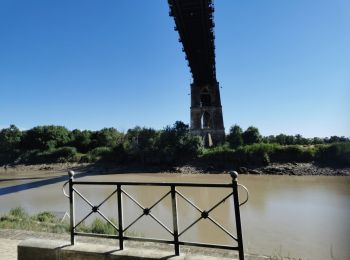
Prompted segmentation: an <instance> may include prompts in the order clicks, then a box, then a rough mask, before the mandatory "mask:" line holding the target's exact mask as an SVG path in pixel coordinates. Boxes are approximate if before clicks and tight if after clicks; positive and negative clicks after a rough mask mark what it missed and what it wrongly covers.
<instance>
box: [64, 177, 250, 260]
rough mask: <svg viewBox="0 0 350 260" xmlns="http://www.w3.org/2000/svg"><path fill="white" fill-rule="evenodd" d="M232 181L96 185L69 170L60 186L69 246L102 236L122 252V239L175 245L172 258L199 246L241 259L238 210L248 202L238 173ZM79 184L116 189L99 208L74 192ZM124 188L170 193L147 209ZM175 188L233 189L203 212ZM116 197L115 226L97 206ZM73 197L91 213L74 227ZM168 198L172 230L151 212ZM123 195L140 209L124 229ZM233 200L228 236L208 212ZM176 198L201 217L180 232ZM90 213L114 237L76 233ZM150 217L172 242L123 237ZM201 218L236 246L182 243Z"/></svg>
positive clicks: (240, 229)
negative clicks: (231, 228)
mask: <svg viewBox="0 0 350 260" xmlns="http://www.w3.org/2000/svg"><path fill="white" fill-rule="evenodd" d="M230 174H231V177H232V182H231V183H166V182H97V181H89V182H87V181H76V180H75V179H74V172H73V171H69V181H67V182H66V183H65V184H64V185H63V193H64V195H65V196H66V197H68V198H69V206H70V236H71V244H72V245H74V243H75V236H88V237H102V238H112V239H118V240H119V248H120V250H123V249H124V241H125V240H133V241H145V242H156V243H165V244H173V245H174V251H175V255H179V254H180V246H182V245H187V246H199V247H207V248H219V249H229V250H236V251H238V254H239V259H240V260H243V259H244V251H243V239H242V228H241V217H240V209H239V207H240V206H242V205H243V204H245V203H246V202H247V201H248V196H249V193H248V190H247V188H246V187H244V186H243V185H241V184H238V183H237V177H238V174H237V172H231V173H230ZM67 184H69V194H66V192H65V186H66V185H67ZM78 185H104V186H114V187H115V188H116V189H115V190H114V191H113V192H112V193H111V194H110V195H109V196H108V197H107V198H106V199H104V200H103V201H102V202H101V203H99V204H98V205H94V204H92V203H91V202H90V201H89V200H88V199H87V198H85V197H84V196H83V194H81V193H80V192H79V191H78V190H77V189H76V186H78ZM124 186H163V187H169V188H170V190H169V191H168V192H167V193H165V194H164V195H163V196H162V197H161V198H160V199H158V200H157V201H156V202H155V203H154V204H153V205H152V206H150V207H144V206H142V205H141V203H139V202H138V201H137V200H136V199H135V198H133V197H132V196H131V195H130V194H129V193H128V192H126V190H125V189H123V187H124ZM239 186H240V187H242V188H243V189H244V190H245V191H246V192H247V197H246V199H245V201H244V202H242V203H239V199H238V187H239ZM177 187H203V188H230V189H232V192H230V194H228V195H227V196H225V197H224V198H223V199H222V200H220V201H218V202H217V203H216V204H215V205H214V206H212V207H211V208H210V209H208V210H202V209H201V208H200V207H198V206H197V205H196V204H195V203H193V202H192V201H190V200H189V199H188V198H186V196H185V195H183V194H182V193H181V192H180V191H179V190H178V189H176V188H177ZM115 194H116V196H117V203H118V223H117V224H114V223H113V222H112V221H111V220H110V219H108V217H106V216H105V215H104V214H103V213H102V212H101V211H100V207H101V206H102V205H103V204H104V203H105V202H106V201H107V200H108V199H109V198H111V197H112V196H113V195H115ZM75 195H78V196H79V197H80V198H81V199H82V200H83V201H85V202H86V203H87V204H88V205H89V206H90V207H91V211H90V212H89V213H88V214H87V215H86V216H85V217H83V218H82V219H81V220H80V221H79V222H78V223H77V224H76V221H75V199H74V197H75ZM169 195H170V196H171V205H172V223H173V227H172V229H170V228H168V227H167V226H166V225H165V224H164V223H162V222H161V221H160V220H159V219H158V218H157V217H156V216H154V215H153V214H152V209H153V208H154V207H155V206H156V205H158V204H159V203H160V202H161V201H162V200H163V199H165V198H166V197H167V196H169ZM123 196H126V197H127V198H129V199H130V200H131V201H133V202H134V203H135V204H136V205H137V206H138V207H139V208H140V209H141V210H142V214H141V215H140V216H138V217H137V218H136V219H135V220H133V221H132V222H131V223H130V224H129V225H128V226H126V227H124V221H123V218H124V216H123V199H122V197H123ZM231 196H232V197H233V203H234V212H235V222H236V232H237V236H234V235H233V234H232V233H230V232H229V231H228V230H227V229H226V228H225V227H223V226H222V225H221V224H220V223H218V222H217V221H216V220H215V219H214V218H213V217H212V216H211V214H210V213H211V212H212V211H213V210H214V209H216V208H217V207H218V206H219V205H220V204H222V203H223V202H224V201H226V200H227V199H228V198H229V197H231ZM178 197H181V198H182V199H183V200H185V201H186V202H187V203H189V204H190V205H191V206H192V207H193V208H194V209H195V210H197V211H198V212H199V213H200V217H199V218H197V219H196V220H195V221H194V222H192V223H191V224H190V225H188V226H187V227H186V228H184V229H183V230H181V231H180V230H179V226H178V219H179V216H178V209H177V208H178V203H177V199H178ZM93 213H97V214H99V215H100V216H101V217H102V218H103V219H104V220H105V221H107V222H108V223H109V224H110V225H111V226H112V227H113V228H114V229H115V230H116V231H117V232H118V233H117V235H109V234H95V233H84V232H78V231H77V227H78V226H79V225H80V224H81V223H83V222H84V221H85V220H86V219H87V218H88V217H89V216H90V215H92V214H93ZM144 216H149V217H151V218H152V219H153V220H155V221H156V222H157V223H158V224H159V225H160V226H161V227H162V228H164V229H165V230H166V231H167V232H168V233H169V234H170V235H171V236H172V237H173V239H172V240H164V239H152V238H144V237H132V236H128V235H126V234H125V232H126V231H127V230H129V228H130V227H131V226H133V225H134V224H135V223H136V222H137V221H139V220H140V219H141V218H142V217H144ZM201 219H206V220H209V221H210V222H212V223H213V224H215V226H217V227H218V228H219V229H221V230H222V231H223V232H224V233H226V234H227V235H228V236H229V237H231V238H232V240H234V241H236V242H237V246H228V245H221V244H207V243H194V242H188V241H184V240H182V239H181V238H182V235H183V234H184V233H185V232H187V231H188V230H189V229H190V228H191V227H193V226H194V225H195V224H197V223H198V222H199V221H200V220H201Z"/></svg>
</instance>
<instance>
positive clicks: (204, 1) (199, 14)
mask: <svg viewBox="0 0 350 260" xmlns="http://www.w3.org/2000/svg"><path fill="white" fill-rule="evenodd" d="M168 3H169V7H170V13H169V15H170V16H173V17H174V20H175V30H176V31H178V33H179V36H180V39H179V41H180V42H182V45H183V49H182V50H183V51H184V52H185V54H186V60H187V61H188V65H189V67H190V70H191V73H192V78H193V82H192V84H191V131H192V133H194V134H196V135H200V136H202V137H203V139H204V141H205V144H206V145H207V146H211V145H217V144H220V143H223V142H224V141H225V128H224V122H223V116H222V107H221V100H220V89H219V83H218V82H217V80H216V69H215V45H214V38H215V37H214V22H213V12H214V6H213V3H212V0H168Z"/></svg>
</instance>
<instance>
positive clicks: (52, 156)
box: [16, 146, 79, 164]
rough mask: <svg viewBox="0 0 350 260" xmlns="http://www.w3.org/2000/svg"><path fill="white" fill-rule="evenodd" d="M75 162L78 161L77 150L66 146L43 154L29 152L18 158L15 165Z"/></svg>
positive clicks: (36, 151)
mask: <svg viewBox="0 0 350 260" xmlns="http://www.w3.org/2000/svg"><path fill="white" fill-rule="evenodd" d="M76 161H79V156H78V153H77V149H76V148H74V147H68V146H67V147H61V148H58V149H53V150H49V151H43V152H42V151H40V150H30V151H27V152H24V153H23V154H22V155H21V156H19V158H18V159H17V160H16V163H24V164H39V163H57V162H76Z"/></svg>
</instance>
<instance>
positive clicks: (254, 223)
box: [0, 173, 350, 260]
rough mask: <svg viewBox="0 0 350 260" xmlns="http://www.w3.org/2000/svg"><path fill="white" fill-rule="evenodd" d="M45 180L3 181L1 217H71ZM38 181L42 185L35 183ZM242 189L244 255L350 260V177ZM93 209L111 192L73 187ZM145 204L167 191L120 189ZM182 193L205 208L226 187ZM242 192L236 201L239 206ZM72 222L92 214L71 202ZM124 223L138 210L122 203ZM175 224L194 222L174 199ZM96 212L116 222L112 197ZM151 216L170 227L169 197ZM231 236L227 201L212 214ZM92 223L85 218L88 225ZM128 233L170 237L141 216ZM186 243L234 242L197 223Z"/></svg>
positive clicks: (283, 179)
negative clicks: (20, 211) (14, 213)
mask: <svg viewBox="0 0 350 260" xmlns="http://www.w3.org/2000/svg"><path fill="white" fill-rule="evenodd" d="M79 180H86V181H89V180H93V181H147V182H152V181H153V182H163V181H165V182H167V181H168V182H199V183H218V182H224V183H226V182H230V177H229V176H228V175H223V174H220V175H172V174H144V173H143V174H118V175H99V176H87V177H83V178H79ZM41 181H42V179H25V178H22V179H21V180H9V179H8V178H5V177H3V176H2V177H0V205H1V208H0V213H5V212H7V211H8V210H10V209H11V208H13V207H17V206H21V207H23V208H25V209H26V210H27V211H28V212H30V213H36V212H40V211H63V212H64V211H68V199H67V198H66V197H64V196H63V194H62V184H63V180H62V179H59V178H58V179H55V180H54V181H52V182H51V184H50V183H47V184H43V183H42V182H41ZM32 183H37V184H38V183H39V184H40V185H36V186H35V185H33V184H32ZM239 183H242V184H243V185H245V186H246V187H247V188H248V189H249V192H250V199H249V201H248V203H247V204H246V205H244V206H242V207H241V217H242V228H243V239H244V247H245V251H248V252H249V253H257V254H263V255H282V256H292V257H296V258H301V259H315V260H320V259H332V257H331V255H333V259H344V260H349V259H350V247H349V245H350V177H315V176H305V177H293V176H253V175H241V176H239ZM77 189H78V190H79V191H80V192H81V193H82V194H84V196H86V197H87V198H88V199H89V200H90V201H91V202H92V203H96V204H98V203H99V202H101V201H102V200H104V199H105V198H106V197H107V196H108V195H109V194H110V193H111V192H112V191H113V187H97V186H89V187H86V186H77ZM125 190H126V191H127V192H128V193H129V194H131V195H132V196H133V197H134V198H135V199H137V200H138V201H139V202H140V203H141V204H142V205H144V206H146V207H147V206H151V205H152V204H153V203H155V202H156V201H157V200H158V199H159V198H160V197H161V196H162V195H163V194H165V193H166V192H167V191H168V188H166V187H134V186H133V187H131V186H129V187H125ZM179 190H180V192H181V193H183V194H184V195H185V196H187V197H188V198H189V199H190V200H191V201H193V202H194V203H195V204H196V205H198V206H199V207H200V208H202V209H209V208H210V207H211V206H213V205H215V204H216V202H218V201H219V200H221V199H222V198H223V196H225V195H226V194H229V192H230V190H228V189H215V188H179ZM244 196H245V194H244V192H243V191H242V192H240V200H241V201H243V200H244ZM76 202H77V205H78V208H77V221H79V219H81V218H82V217H84V216H85V215H86V214H88V213H89V207H88V206H87V204H86V203H85V202H84V201H82V200H81V199H77V200H76ZM123 202H124V217H125V225H127V224H128V223H131V221H133V220H134V219H135V218H136V217H137V216H139V215H140V214H141V213H142V212H141V210H140V209H139V208H138V207H137V206H136V205H135V204H134V203H133V202H132V201H131V200H129V199H128V198H126V197H124V201H123ZM178 208H179V226H180V230H183V229H184V228H185V227H187V226H188V225H189V224H190V223H191V222H193V221H195V220H196V218H197V217H198V216H199V214H198V212H197V211H196V210H194V209H193V208H191V206H189V204H188V203H187V202H185V201H184V200H182V199H181V198H179V199H178ZM101 211H102V212H103V213H104V214H105V215H106V216H109V217H112V218H116V217H117V204H116V196H113V197H112V198H111V199H109V200H108V201H107V202H106V203H105V204H104V205H103V206H102V207H101ZM152 213H153V214H154V215H155V216H156V217H158V218H159V219H160V220H161V221H163V222H164V223H165V224H166V225H167V226H168V227H169V228H170V229H171V227H172V223H171V204H170V198H169V197H167V198H166V199H165V200H164V201H163V202H162V203H160V204H159V205H157V206H156V207H155V208H154V209H153V210H152ZM211 216H212V217H214V218H215V219H216V220H217V221H218V222H220V223H221V224H222V225H223V226H224V227H225V228H227V229H228V230H229V231H232V232H233V233H234V234H235V232H234V230H235V225H234V223H235V222H234V211H233V203H232V199H231V198H230V199H228V200H227V201H226V202H225V203H224V204H222V205H221V206H219V207H218V208H216V209H215V210H214V211H213V213H212V215H211ZM93 218H94V217H90V218H89V219H88V221H87V222H89V221H91V220H92V219H93ZM132 231H134V232H136V233H138V234H141V235H142V236H151V237H155V238H169V235H168V233H167V232H166V231H165V230H163V229H162V228H161V227H160V226H159V225H158V224H157V223H156V222H155V221H153V220H152V219H151V218H149V217H143V218H142V219H141V220H140V222H139V223H138V224H136V225H135V226H133V229H132ZM182 239H184V240H187V241H196V242H213V243H224V244H230V243H232V244H234V241H232V240H231V238H230V237H228V236H227V235H226V234H225V233H223V232H221V231H219V230H218V229H217V228H216V227H215V226H214V225H213V224H211V223H210V222H207V221H206V220H201V221H200V222H199V223H198V224H196V225H195V226H193V227H192V228H191V229H190V230H189V231H188V232H186V233H185V234H184V235H183V238H182Z"/></svg>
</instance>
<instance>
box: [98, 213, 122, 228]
mask: <svg viewBox="0 0 350 260" xmlns="http://www.w3.org/2000/svg"><path fill="white" fill-rule="evenodd" d="M97 213H98V214H100V216H101V217H103V218H104V219H105V220H106V221H107V222H108V223H109V224H110V225H112V226H113V227H114V228H115V230H117V231H118V232H119V229H118V228H117V227H116V225H114V223H113V222H112V221H110V220H109V219H108V218H107V217H106V216H105V215H104V214H103V213H102V212H101V211H100V210H97Z"/></svg>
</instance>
